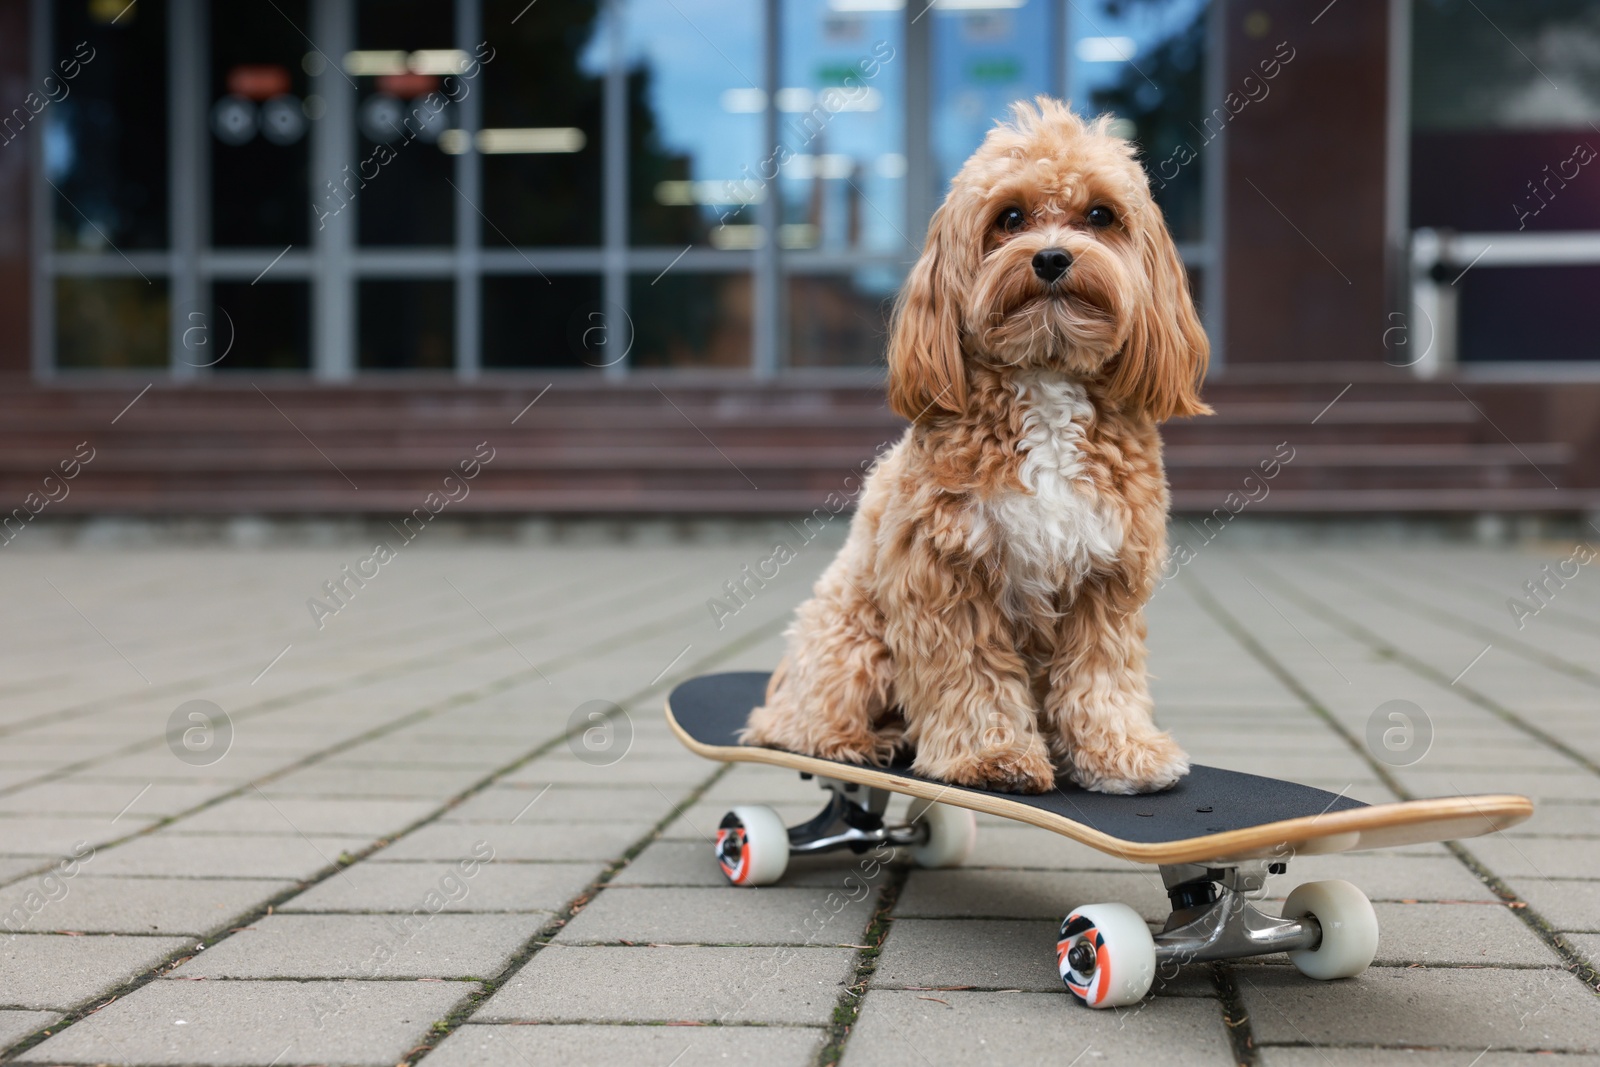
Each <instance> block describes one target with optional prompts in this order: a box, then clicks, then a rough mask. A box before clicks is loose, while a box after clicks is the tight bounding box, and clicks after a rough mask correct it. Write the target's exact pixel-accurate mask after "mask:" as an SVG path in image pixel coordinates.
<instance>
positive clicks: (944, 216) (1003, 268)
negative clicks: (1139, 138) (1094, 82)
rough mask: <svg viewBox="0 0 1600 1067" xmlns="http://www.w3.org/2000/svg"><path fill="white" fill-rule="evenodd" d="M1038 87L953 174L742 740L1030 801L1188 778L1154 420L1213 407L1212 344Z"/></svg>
mask: <svg viewBox="0 0 1600 1067" xmlns="http://www.w3.org/2000/svg"><path fill="white" fill-rule="evenodd" d="M1110 123H1111V120H1110V117H1109V116H1102V117H1101V118H1099V119H1096V120H1093V121H1085V120H1084V119H1081V118H1079V117H1078V116H1076V115H1074V114H1073V113H1072V112H1071V111H1070V110H1069V109H1068V108H1067V107H1066V106H1065V105H1064V104H1062V103H1061V102H1059V101H1057V100H1053V99H1051V98H1048V97H1039V98H1037V99H1036V100H1035V101H1034V102H1033V103H1032V104H1029V103H1027V102H1021V103H1018V104H1016V105H1014V106H1013V108H1012V118H1011V120H1010V121H1009V122H1001V123H998V124H997V125H996V126H995V128H994V129H992V130H990V131H989V133H988V135H987V136H986V137H985V138H984V141H983V144H982V145H981V146H980V147H979V148H978V150H977V152H976V153H975V154H974V155H973V156H972V158H971V159H969V160H967V162H966V163H965V164H964V165H963V166H962V168H961V171H960V173H959V174H957V175H956V177H955V179H954V180H953V181H952V183H951V187H950V191H949V194H948V196H947V197H946V199H945V201H944V203H943V205H942V206H941V207H940V208H939V209H938V210H937V211H936V212H935V213H934V215H933V219H932V221H931V223H930V229H929V234H928V238H927V243H926V245H925V247H924V249H923V252H922V256H921V258H920V259H919V260H918V261H917V263H916V265H915V266H914V267H913V268H912V270H911V273H910V276H909V277H908V279H907V281H906V284H905V286H904V287H903V289H902V291H901V294H900V296H899V298H898V301H897V304H896V307H895V311H894V315H893V319H892V324H891V331H890V339H889V351H888V363H889V382H888V390H889V404H890V407H891V408H892V409H893V410H894V411H895V412H897V413H898V414H900V415H901V416H903V417H905V418H906V419H908V420H910V422H911V426H910V428H909V429H907V431H906V433H905V435H904V436H903V437H902V438H901V439H900V440H899V442H898V443H897V444H896V445H894V446H893V448H892V449H890V450H889V451H888V452H887V453H885V454H884V455H883V457H882V458H881V459H880V460H879V461H878V462H877V464H876V465H875V466H874V467H873V468H872V470H871V472H870V474H869V475H868V477H867V480H866V484H865V485H864V487H863V488H862V491H861V494H860V498H859V505H858V509H857V511H856V514H855V516H854V517H853V519H852V521H851V524H850V531H849V534H848V536H847V538H846V541H845V544H844V547H843V548H842V549H841V551H840V552H839V555H838V556H837V557H836V558H835V559H834V560H833V562H832V563H831V564H830V565H829V567H828V568H827V570H826V571H825V572H824V573H823V575H822V577H821V578H820V579H819V580H818V581H817V584H816V586H815V588H814V590H813V594H812V597H811V598H810V599H809V600H807V601H806V602H805V603H804V604H802V605H801V607H800V608H799V610H798V613H797V615H796V618H795V621H794V623H793V624H792V625H791V627H790V628H789V630H788V631H787V633H786V639H787V650H786V652H785V655H784V657H783V660H782V662H781V663H780V664H779V667H778V669H777V670H776V671H775V672H774V674H773V677H772V679H771V681H770V682H769V684H768V688H767V693H766V703H765V704H763V705H762V706H761V707H758V708H756V709H755V710H754V711H752V712H751V714H750V717H749V720H748V723H747V725H746V727H745V729H744V731H743V732H742V735H741V738H742V740H743V741H744V742H745V743H747V744H754V745H765V746H771V747H776V748H782V749H787V750H789V751H793V752H799V753H803V754H807V755H814V756H820V757H823V758H827V759H837V760H845V761H848V762H852V763H860V764H875V765H884V764H887V763H889V762H891V761H892V760H893V758H894V757H895V756H896V754H897V752H898V751H900V750H903V749H905V748H910V749H914V750H915V759H914V760H913V762H912V764H911V766H912V769H913V771H914V772H915V773H917V774H920V775H923V776H925V777H928V778H934V779H939V780H942V781H945V782H951V783H955V784H959V785H966V786H977V787H980V788H989V789H995V790H1001V791H1006V792H1017V793H1040V792H1045V791H1048V790H1050V789H1051V788H1053V787H1054V786H1055V784H1056V775H1057V767H1058V766H1059V767H1060V768H1061V772H1062V773H1064V774H1065V775H1066V776H1068V777H1070V778H1071V780H1073V781H1074V782H1076V783H1077V784H1078V785H1080V786H1082V787H1083V788H1085V789H1090V790H1097V791H1099V792H1104V793H1140V792H1151V791H1155V790H1160V789H1164V788H1166V787H1168V786H1171V785H1172V784H1173V783H1175V782H1177V781H1178V780H1179V779H1180V778H1181V777H1183V775H1185V774H1186V773H1188V769H1189V763H1188V757H1187V756H1186V755H1185V753H1184V752H1183V750H1182V749H1181V748H1180V747H1179V746H1178V744H1177V743H1176V742H1175V741H1174V740H1173V739H1172V737H1171V736H1170V735H1169V734H1167V733H1165V732H1163V731H1162V730H1160V729H1158V728H1157V727H1156V725H1155V722H1154V718H1153V715H1152V708H1151V700H1150V691H1149V686H1148V682H1147V677H1146V669H1145V657H1146V653H1145V621H1144V614H1143V611H1144V605H1145V603H1146V601H1147V600H1148V599H1149V597H1150V594H1151V593H1152V592H1153V590H1154V587H1155V581H1156V578H1157V576H1158V573H1159V571H1160V568H1161V566H1162V564H1163V562H1164V560H1165V557H1166V520H1167V504H1168V495H1167V484H1166V474H1165V471H1164V469H1163V467H1162V463H1161V439H1160V437H1159V435H1158V434H1157V430H1156V427H1157V424H1158V423H1160V422H1162V421H1164V420H1167V419H1171V418H1176V417H1182V416H1192V415H1202V414H1210V412H1211V409H1210V408H1209V407H1207V406H1206V404H1205V403H1204V402H1203V401H1202V400H1201V398H1200V392H1199V390H1200V383H1201V381H1202V379H1203V378H1204V376H1205V370H1206V364H1207V360H1208V358H1209V354H1210V346H1209V342H1208V341H1207V339H1206V334H1205V331H1204V330H1203V329H1202V328H1201V325H1200V321H1199V318H1198V316H1197V315H1196V312H1195V308H1194V302H1193V300H1192V298H1191V296H1190V293H1189V283H1188V278H1187V275H1186V274H1185V272H1184V268H1183V263H1182V262H1181V260H1180V259H1179V258H1178V253H1177V249H1176V247H1175V246H1174V245H1173V242H1172V237H1171V235H1170V234H1169V233H1168V231H1167V227H1166V223H1165V221H1164V220H1163V218H1162V215H1161V211H1160V209H1159V208H1158V207H1157V206H1156V204H1155V202H1154V201H1153V200H1152V199H1151V196H1150V190H1149V184H1148V182H1147V180H1146V178H1145V174H1144V171H1143V170H1142V169H1141V167H1140V165H1139V163H1138V161H1137V158H1136V152H1135V148H1134V146H1133V145H1131V144H1129V143H1128V142H1127V141H1126V140H1124V139H1122V138H1119V137H1116V136H1114V135H1112V134H1111V133H1110V132H1109V129H1110Z"/></svg>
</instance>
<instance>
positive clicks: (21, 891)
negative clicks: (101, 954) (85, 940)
mask: <svg viewBox="0 0 1600 1067" xmlns="http://www.w3.org/2000/svg"><path fill="white" fill-rule="evenodd" d="M294 885H295V883H293V882H288V881H271V880H266V879H244V878H241V879H221V878H219V879H197V878H123V877H116V876H107V877H97V876H95V874H94V873H93V872H92V871H90V870H89V869H88V868H87V867H85V868H83V869H82V874H81V876H80V877H77V878H74V879H71V880H68V881H59V880H58V881H56V882H53V883H52V886H59V887H60V888H59V889H58V890H57V891H56V894H55V899H51V897H50V896H44V897H43V899H44V900H45V901H46V903H45V904H44V905H43V906H42V907H40V908H39V909H38V910H37V911H34V910H33V909H32V907H30V903H37V902H38V897H37V896H36V897H35V898H34V900H33V901H32V902H30V900H29V896H30V894H44V893H45V892H47V890H46V889H45V888H43V886H42V883H41V882H40V880H38V879H28V880H26V881H23V882H21V883H19V884H17V885H14V886H10V887H8V888H6V889H0V922H4V920H5V919H7V918H10V917H20V916H26V920H25V921H24V922H22V923H20V924H17V925H11V926H8V929H11V930H13V931H19V932H20V931H23V930H26V931H29V932H33V933H45V932H49V931H53V930H73V931H80V932H85V933H103V934H189V935H201V934H206V933H209V932H210V931H213V930H217V929H220V928H223V927H226V926H228V925H229V924H230V923H232V922H233V921H235V920H236V919H238V918H239V917H241V916H243V915H246V914H248V913H250V912H252V911H254V910H256V909H257V908H259V907H261V906H262V905H264V904H265V903H266V902H267V901H269V900H271V899H272V898H273V897H275V896H278V895H279V894H281V893H283V892H284V891H285V890H288V889H292V888H294ZM62 891H64V892H65V895H64V896H62V895H60V893H61V892H62Z"/></svg>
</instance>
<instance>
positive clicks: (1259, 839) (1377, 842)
mask: <svg viewBox="0 0 1600 1067" xmlns="http://www.w3.org/2000/svg"><path fill="white" fill-rule="evenodd" d="M768 677H769V676H768V675H767V674H766V673H764V672H759V671H742V672H734V673H727V674H711V675H703V676H701V677H699V678H693V679H690V680H689V681H687V682H684V683H683V684H681V685H679V686H678V687H677V688H675V689H674V690H673V691H672V693H671V695H670V696H669V697H668V698H667V709H666V711H667V722H668V724H669V725H670V726H671V727H672V730H673V732H674V733H676V734H677V735H678V739H679V740H681V741H682V742H683V743H684V744H685V745H686V746H687V747H688V748H689V749H690V750H691V751H693V752H695V753H696V754H698V755H700V756H704V757H705V758H707V759H712V760H718V761H721V762H734V761H739V762H749V763H767V764H772V765H774V766H778V767H787V768H790V769H792V770H796V771H800V772H803V773H809V774H813V775H816V776H818V777H820V778H826V779H834V780H837V781H843V782H850V783H855V784H857V785H861V786H866V787H868V788H874V789H883V790H888V791H890V792H894V793H904V794H906V795H909V796H912V797H917V798H920V799H923V800H930V801H936V802H938V803H940V804H948V805H953V806H956V807H962V808H969V809H971V810H973V811H981V812H984V813H986V814H989V815H998V816H1000V817H1002V818H1006V819H1015V820H1017V821H1018V822H1024V823H1030V824H1032V825H1034V826H1038V827H1041V828H1043V829H1046V830H1053V831H1054V832H1056V833H1058V834H1061V835H1063V836H1065V837H1070V838H1072V839H1073V840H1076V841H1081V842H1082V843H1084V844H1086V845H1089V846H1091V847H1093V848H1097V849H1099V850H1100V851H1102V852H1105V853H1107V854H1108V855H1113V856H1119V857H1121V858H1123V859H1126V860H1131V861H1133V862H1137V863H1150V864H1162V865H1165V864H1184V863H1207V862H1237V861H1244V860H1254V859H1280V858H1287V857H1289V856H1293V855H1302V856H1305V855H1318V854H1325V853H1333V852H1354V851H1358V850H1364V849H1375V848H1393V847H1396V846H1400V845H1415V844H1421V843H1425V842H1433V841H1449V840H1457V839H1461V838H1469V837H1477V836H1480V835H1482V834H1487V833H1491V832H1493V831H1496V830H1503V829H1505V828H1506V827H1509V826H1515V825H1516V824H1517V823H1520V822H1522V821H1523V820H1524V819H1526V818H1528V816H1530V815H1532V814H1533V803H1532V802H1531V801H1530V800H1528V798H1526V797H1522V796H1515V795H1510V794H1486V795H1479V796H1454V797H1440V798H1436V799H1428V800H1407V801H1401V802H1399V803H1393V804H1364V803H1362V802H1361V801H1359V800H1353V799H1351V798H1350V797H1346V796H1343V795H1340V794H1335V793H1329V792H1327V791H1325V790H1322V789H1316V788H1313V787H1311V786H1306V785H1300V784H1298V783H1295V782H1285V781H1281V780H1279V779H1276V778H1264V777H1261V776H1259V775H1254V774H1243V773H1241V772H1238V771H1229V770H1223V769H1221V768H1218V767H1205V766H1195V767H1192V768H1191V769H1190V772H1189V774H1188V776H1187V777H1185V778H1184V779H1183V780H1182V781H1180V782H1179V783H1178V784H1177V785H1175V786H1173V787H1172V788H1171V789H1168V790H1166V791H1164V792H1160V793H1147V794H1141V795H1138V796H1112V795H1108V794H1104V793H1092V792H1089V791H1087V790H1084V789H1080V788H1079V787H1078V786H1076V785H1073V784H1072V783H1071V782H1070V781H1068V779H1067V777H1066V775H1065V774H1064V773H1062V772H1060V771H1059V770H1058V772H1057V776H1056V779H1057V783H1058V784H1057V788H1056V789H1055V790H1054V791H1052V792H1049V793H1041V794H1038V795H1022V794H1015V793H1001V792H996V791H993V790H988V789H973V788H969V787H966V786H958V785H949V784H947V783H944V782H940V781H937V780H934V779H930V778H922V777H919V776H918V775H916V774H913V773H912V771H911V768H910V766H909V765H908V764H897V765H891V766H887V767H868V766H861V765H858V764H851V763H843V762H840V761H837V760H827V759H819V758H817V757H814V756H802V755H799V754H797V753H793V752H785V751H783V750H781V749H773V748H761V747H757V746H751V745H742V744H740V743H739V740H738V732H739V730H740V729H742V728H743V727H744V724H745V719H746V717H747V716H748V714H749V712H750V709H751V708H754V707H756V706H757V705H759V704H761V703H762V701H763V700H764V699H765V694H766V686H767V678H768Z"/></svg>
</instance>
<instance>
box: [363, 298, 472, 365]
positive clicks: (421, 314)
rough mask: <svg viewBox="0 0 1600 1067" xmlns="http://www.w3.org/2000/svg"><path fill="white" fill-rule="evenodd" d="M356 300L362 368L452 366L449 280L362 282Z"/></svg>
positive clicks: (452, 302)
mask: <svg viewBox="0 0 1600 1067" xmlns="http://www.w3.org/2000/svg"><path fill="white" fill-rule="evenodd" d="M357 303H358V305H359V307H358V316H359V318H358V329H359V330H360V356H361V362H360V366H361V368H362V369H363V370H369V369H371V370H448V369H449V368H451V367H452V366H454V363H455V332H454V331H455V317H456V315H455V284H454V283H453V282H447V281H363V282H361V283H360V286H359V292H358V298H357Z"/></svg>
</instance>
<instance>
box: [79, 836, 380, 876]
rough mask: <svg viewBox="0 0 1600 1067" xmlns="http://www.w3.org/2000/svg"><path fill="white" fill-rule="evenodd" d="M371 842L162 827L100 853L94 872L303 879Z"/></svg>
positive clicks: (353, 839) (341, 838)
mask: <svg viewBox="0 0 1600 1067" xmlns="http://www.w3.org/2000/svg"><path fill="white" fill-rule="evenodd" d="M370 844H372V840H371V839H370V838H361V837H313V838H307V837H300V836H291V835H287V834H282V835H269V834H252V835H224V834H179V833H167V832H160V833H155V834H149V835H146V836H144V837H140V838H136V839H134V840H132V841H129V842H127V843H126V844H123V845H119V846H118V847H116V848H113V849H107V850H105V851H103V852H100V853H97V854H96V855H95V858H94V872H95V874H132V875H167V876H170V877H174V878H177V877H184V878H292V879H295V880H296V881H303V880H305V879H307V878H310V877H311V876H312V875H314V874H316V873H317V872H318V871H321V870H324V869H325V868H327V867H329V866H330V865H332V864H334V863H337V862H338V860H339V857H340V855H341V854H344V853H354V852H357V851H359V850H361V849H364V848H366V847H367V846H368V845H370Z"/></svg>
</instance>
